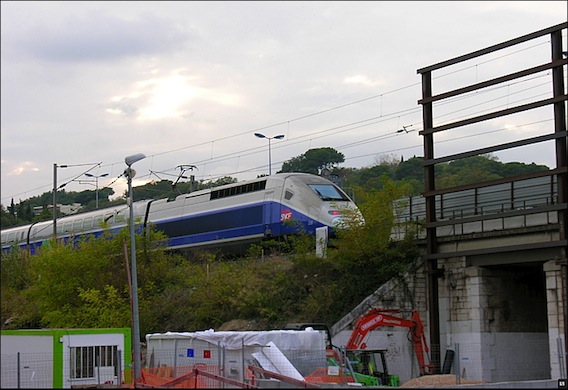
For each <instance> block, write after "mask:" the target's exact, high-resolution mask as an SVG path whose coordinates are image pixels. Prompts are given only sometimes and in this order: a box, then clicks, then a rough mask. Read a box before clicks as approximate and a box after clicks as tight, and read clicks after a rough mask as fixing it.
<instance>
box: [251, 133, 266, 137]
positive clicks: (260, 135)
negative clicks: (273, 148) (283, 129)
mask: <svg viewBox="0 0 568 390" xmlns="http://www.w3.org/2000/svg"><path fill="white" fill-rule="evenodd" d="M254 135H256V136H257V137H258V138H266V136H265V135H264V134H261V133H254Z"/></svg>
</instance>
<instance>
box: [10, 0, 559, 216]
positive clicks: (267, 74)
mask: <svg viewBox="0 0 568 390" xmlns="http://www.w3.org/2000/svg"><path fill="white" fill-rule="evenodd" d="M1 7H2V8H1V13H0V15H1V39H2V42H1V50H2V52H1V53H2V54H1V92H2V95H1V126H2V127H1V159H2V164H1V169H2V181H1V198H2V200H1V203H2V204H3V205H5V206H6V205H9V204H10V201H11V199H14V201H15V202H16V203H17V202H18V201H19V199H22V200H23V199H26V198H28V197H31V196H36V195H40V194H42V193H44V192H48V191H50V190H51V188H52V187H53V165H54V164H58V165H69V167H68V168H59V169H58V170H57V171H58V173H57V174H58V185H60V184H62V183H64V182H69V184H68V185H67V186H66V187H65V189H66V190H67V191H82V190H85V189H93V188H94V187H93V186H94V184H93V183H92V182H89V181H88V180H87V179H88V178H87V177H86V176H84V173H85V172H87V171H88V172H89V173H91V174H93V175H103V174H108V176H106V177H103V178H101V179H100V181H99V186H100V187H102V186H105V185H112V187H113V188H114V189H115V191H116V193H117V195H120V194H122V193H123V191H124V188H125V180H124V179H123V178H119V176H120V175H121V173H122V172H123V170H124V168H125V164H124V157H125V156H129V155H132V154H136V153H144V154H145V155H146V156H147V157H146V159H144V160H142V161H139V162H137V163H136V164H135V165H134V168H135V169H136V171H137V175H136V178H135V185H138V184H141V183H144V182H147V181H150V180H160V179H169V180H172V181H173V180H176V178H177V175H178V174H179V173H180V172H182V168H183V166H188V165H194V166H195V167H196V168H195V169H194V170H193V171H192V172H190V171H187V172H186V173H185V174H186V175H189V174H194V175H195V177H196V179H198V180H202V179H203V180H210V179H216V178H219V177H222V176H226V175H229V176H233V177H236V178H238V179H239V180H244V179H250V178H254V177H256V176H257V175H259V174H265V173H268V170H269V168H268V144H269V142H268V140H267V139H260V138H257V137H255V136H254V133H255V132H260V133H263V134H265V135H266V136H267V137H273V136H276V135H284V136H285V137H284V139H282V140H277V139H274V140H272V141H270V144H271V151H272V153H271V154H272V171H273V172H276V171H277V170H278V169H280V167H281V165H282V162H284V161H286V160H289V159H291V158H292V157H296V156H298V155H301V154H303V153H305V152H306V151H307V150H309V149H312V148H321V147H333V148H335V149H336V150H338V151H340V152H342V153H343V154H344V155H345V163H343V164H342V166H344V167H356V168H359V167H365V166H370V165H373V164H376V163H377V162H379V161H381V160H383V159H392V158H397V159H399V158H401V157H402V158H410V157H412V156H422V155H423V147H422V136H421V135H419V131H420V130H422V114H421V106H420V105H418V103H417V100H419V99H420V97H421V96H420V95H421V79H420V75H419V74H417V72H416V71H417V69H420V68H424V67H426V66H429V65H432V64H435V63H438V62H441V61H444V60H447V59H450V58H453V57H457V56H460V55H462V54H466V53H469V52H471V51H475V50H478V49H482V48H485V47H488V46H491V45H494V44H497V43H500V42H503V41H507V40H509V39H513V38H516V37H518V36H521V35H525V34H529V33H532V32H535V31H538V30H541V29H544V28H547V27H550V26H553V25H557V24H559V23H562V22H565V21H566V14H567V3H566V2H565V1H549V2H547V1H502V2H501V1H491V2H483V1H471V2H460V1H452V2H449V1H441V2H430V1H419V2H410V1H402V2H399V1H396V2H390V1H365V2H356V1H349V2H327V1H318V2H304V1H302V2H293V1H285V2H256V1H255V2H239V1H234V2H233V1H231V2H209V1H207V2H194V1H191V2H178V1H175V2H164V1H161V2H152V1H146V2H130V1H129V2H106V1H105V2H82V1H81V2H73V1H71V2H69V1H64V2H49V1H42V2H20V1H3V2H2V3H1ZM564 42H566V31H564ZM564 44H566V43H564ZM565 48H566V46H565ZM549 60H550V43H549V37H543V38H542V39H539V40H536V41H533V42H531V43H530V44H527V45H524V46H521V47H515V49H514V50H509V51H507V52H505V53H498V54H497V55H493V56H491V57H488V58H485V57H483V58H478V59H476V60H474V61H471V62H468V63H466V64H463V65H461V66H460V67H456V68H455V69H454V68H449V69H444V70H443V71H439V72H438V73H436V72H435V73H434V74H433V77H434V80H433V86H434V93H437V92H442V91H444V90H448V89H455V88H457V87H460V86H463V85H467V84H471V83H474V82H478V81H482V80H484V79H489V78H493V77H497V76H499V75H502V74H505V73H510V72H511V71H515V70H520V69H523V68H524V67H528V66H535V65H539V64H542V63H545V62H547V61H549ZM504 72H505V73H504ZM550 89H551V88H550V74H549V73H546V72H543V73H542V74H537V75H535V76H534V77H531V78H527V79H524V80H523V81H522V82H516V83H511V84H508V85H506V86H503V87H502V88H499V89H496V90H490V91H484V92H483V93H479V94H474V95H472V96H470V97H469V98H468V99H456V100H455V101H452V102H450V103H449V104H444V105H441V106H440V107H435V111H434V115H435V122H436V124H440V123H444V122H448V121H455V120H458V119H462V118H464V117H467V116H472V115H479V113H482V112H484V110H485V111H487V110H495V109H498V108H506V107H510V106H514V105H517V104H522V102H526V101H534V100H540V99H543V98H545V97H550ZM540 96H544V97H540ZM552 118H553V116H552V111H551V109H549V110H536V112H534V113H533V112H530V113H528V112H527V113H525V114H522V115H518V116H517V117H515V118H502V119H501V120H499V121H493V122H491V123H483V124H480V125H477V126H468V127H467V128H464V129H459V130H456V131H448V132H444V134H440V136H437V137H435V142H436V147H435V152H436V155H437V157H441V156H443V155H448V154H453V153H459V152H461V151H464V150H469V149H472V148H481V147H485V146H489V145H492V144H497V143H502V142H508V141H512V140H515V139H518V138H525V137H528V136H533V135H534V136H536V135H542V134H546V133H550V132H551V131H552V129H553V128H552ZM397 130H405V131H402V132H397ZM445 133H448V134H445ZM553 153H554V148H553V144H552V143H543V145H542V146H539V147H535V148H530V149H529V148H527V147H523V148H518V150H517V151H515V152H512V151H510V152H503V153H495V156H496V157H497V158H498V159H499V161H502V162H509V161H521V162H525V163H532V162H534V163H537V164H545V165H548V166H549V167H554V165H555V161H554V156H553ZM98 163H100V164H99V165H97V164H98ZM73 179H75V180H73Z"/></svg>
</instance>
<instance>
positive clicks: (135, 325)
mask: <svg viewBox="0 0 568 390" xmlns="http://www.w3.org/2000/svg"><path fill="white" fill-rule="evenodd" d="M143 158H146V156H145V155H144V154H142V153H138V154H134V155H132V156H127V157H125V158H124V162H125V163H126V165H127V166H128V168H126V169H125V170H124V173H125V175H126V178H127V181H128V200H129V202H128V204H129V206H130V207H129V209H130V213H129V217H130V221H129V227H130V256H131V265H130V267H131V276H130V277H131V278H132V344H133V349H134V359H133V363H134V386H135V387H136V382H138V380H139V379H140V377H141V371H142V367H141V356H140V355H141V354H140V320H139V314H138V272H137V271H136V237H135V231H134V194H133V192H132V177H133V176H134V173H135V172H134V170H133V169H132V164H134V163H135V162H137V161H140V160H142V159H143Z"/></svg>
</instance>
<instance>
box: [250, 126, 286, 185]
mask: <svg viewBox="0 0 568 390" xmlns="http://www.w3.org/2000/svg"><path fill="white" fill-rule="evenodd" d="M254 135H255V136H257V137H258V138H266V139H267V140H268V175H269V176H271V175H272V156H271V154H270V153H271V152H270V140H273V139H282V138H284V134H280V135H275V136H274V137H267V136H265V135H264V134H262V133H254Z"/></svg>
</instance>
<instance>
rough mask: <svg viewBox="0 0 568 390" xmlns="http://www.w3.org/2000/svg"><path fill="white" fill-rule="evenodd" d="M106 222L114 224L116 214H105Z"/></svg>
mask: <svg viewBox="0 0 568 390" xmlns="http://www.w3.org/2000/svg"><path fill="white" fill-rule="evenodd" d="M105 222H106V223H108V224H109V225H112V224H114V214H107V215H105Z"/></svg>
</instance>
